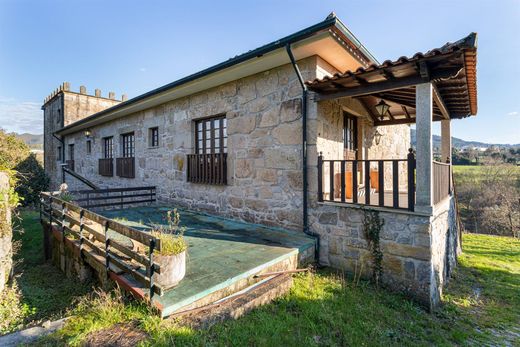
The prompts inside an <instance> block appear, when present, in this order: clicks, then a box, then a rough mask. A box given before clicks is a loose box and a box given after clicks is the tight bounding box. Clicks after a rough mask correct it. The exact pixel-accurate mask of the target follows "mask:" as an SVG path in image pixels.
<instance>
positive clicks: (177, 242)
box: [151, 209, 188, 255]
mask: <svg viewBox="0 0 520 347" xmlns="http://www.w3.org/2000/svg"><path fill="white" fill-rule="evenodd" d="M180 221H181V217H180V214H179V212H178V211H177V209H174V210H173V211H168V212H166V225H165V226H164V225H157V224H156V225H153V229H152V232H151V234H152V235H153V236H155V237H156V238H158V239H159V240H161V250H160V251H157V253H158V254H160V255H176V254H180V253H182V252H184V251H185V250H186V249H187V248H188V244H187V243H186V240H185V239H184V232H185V231H186V228H185V227H181V226H179V223H180Z"/></svg>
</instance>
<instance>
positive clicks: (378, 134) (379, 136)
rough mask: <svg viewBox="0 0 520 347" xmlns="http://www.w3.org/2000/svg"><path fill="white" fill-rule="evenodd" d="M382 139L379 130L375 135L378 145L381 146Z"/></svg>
mask: <svg viewBox="0 0 520 347" xmlns="http://www.w3.org/2000/svg"><path fill="white" fill-rule="evenodd" d="M381 137H383V134H381V133H380V132H379V130H376V132H375V134H374V140H375V141H376V145H379V142H381Z"/></svg>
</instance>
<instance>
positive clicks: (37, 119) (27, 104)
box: [0, 96, 43, 134]
mask: <svg viewBox="0 0 520 347" xmlns="http://www.w3.org/2000/svg"><path fill="white" fill-rule="evenodd" d="M0 127H1V128H2V129H4V130H6V131H7V132H16V133H31V134H41V133H42V132H43V112H42V111H41V103H38V102H32V101H20V100H17V99H14V98H5V97H1V96H0Z"/></svg>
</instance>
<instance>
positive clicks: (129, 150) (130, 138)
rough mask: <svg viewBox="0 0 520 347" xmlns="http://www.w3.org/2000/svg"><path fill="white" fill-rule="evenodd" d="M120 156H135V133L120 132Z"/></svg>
mask: <svg viewBox="0 0 520 347" xmlns="http://www.w3.org/2000/svg"><path fill="white" fill-rule="evenodd" d="M121 156H122V157H123V158H135V133H134V132H133V131H132V132H129V133H125V134H121Z"/></svg>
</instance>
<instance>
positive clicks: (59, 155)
mask: <svg viewBox="0 0 520 347" xmlns="http://www.w3.org/2000/svg"><path fill="white" fill-rule="evenodd" d="M62 160H63V158H62V157H61V146H58V161H62Z"/></svg>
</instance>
